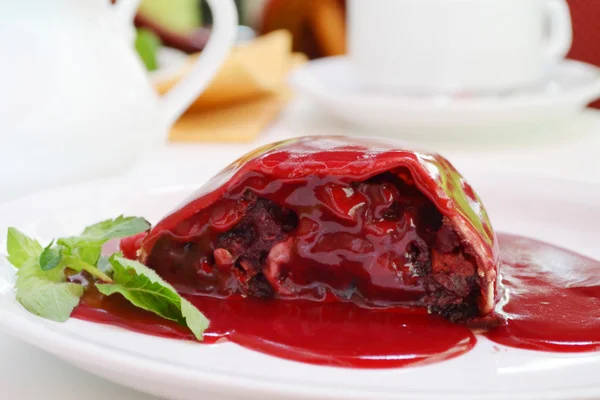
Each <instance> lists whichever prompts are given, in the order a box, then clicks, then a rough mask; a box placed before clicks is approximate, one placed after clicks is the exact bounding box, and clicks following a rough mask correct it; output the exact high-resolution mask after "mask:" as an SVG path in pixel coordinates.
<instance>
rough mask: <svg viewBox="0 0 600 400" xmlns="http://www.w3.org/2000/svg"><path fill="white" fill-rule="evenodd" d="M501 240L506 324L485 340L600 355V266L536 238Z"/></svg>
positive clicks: (500, 310)
mask: <svg viewBox="0 0 600 400" xmlns="http://www.w3.org/2000/svg"><path fill="white" fill-rule="evenodd" d="M498 239H499V242H500V249H501V255H502V265H501V266H500V273H501V279H500V285H501V286H500V295H502V296H503V298H504V300H501V301H500V302H499V303H498V306H497V313H498V314H499V315H500V316H502V317H503V318H504V319H505V321H506V322H505V325H504V326H501V327H498V328H496V329H494V330H492V331H490V332H488V333H486V334H485V336H487V337H488V338H489V339H490V340H493V341H494V342H496V343H500V344H503V345H506V346H510V347H518V348H522V349H530V350H543V351H553V352H580V351H594V350H600V262H598V261H595V260H592V259H590V258H587V257H584V256H581V255H579V254H576V253H573V252H571V251H569V250H566V249H562V248H559V247H556V246H552V245H550V244H547V243H542V242H538V241H536V240H532V239H527V238H523V237H518V236H512V235H499V236H498Z"/></svg>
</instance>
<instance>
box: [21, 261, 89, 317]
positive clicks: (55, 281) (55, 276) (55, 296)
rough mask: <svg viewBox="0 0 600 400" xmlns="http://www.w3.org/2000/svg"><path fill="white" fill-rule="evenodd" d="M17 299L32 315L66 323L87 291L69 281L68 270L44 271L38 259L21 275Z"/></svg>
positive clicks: (22, 269) (27, 263)
mask: <svg viewBox="0 0 600 400" xmlns="http://www.w3.org/2000/svg"><path fill="white" fill-rule="evenodd" d="M15 288H16V290H17V296H16V297H17V300H18V301H19V303H21V304H22V305H23V307H25V308H26V309H27V310H28V311H29V312H31V313H33V314H35V315H38V316H40V317H43V318H47V319H50V320H53V321H58V322H63V321H66V320H67V319H68V318H69V316H70V315H71V313H72V312H73V309H74V308H75V307H76V306H77V304H79V299H80V298H81V296H82V295H83V292H84V288H83V286H80V285H78V284H76V283H70V282H65V276H64V270H63V269H59V268H55V269H53V270H50V271H42V270H41V269H40V264H39V262H38V259H37V258H30V259H29V260H27V261H26V262H25V263H23V264H22V265H21V267H20V268H19V271H18V272H17V282H16V284H15Z"/></svg>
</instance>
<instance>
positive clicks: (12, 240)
mask: <svg viewBox="0 0 600 400" xmlns="http://www.w3.org/2000/svg"><path fill="white" fill-rule="evenodd" d="M6 251H7V252H8V257H7V259H8V261H9V262H10V263H11V264H12V265H14V266H15V268H20V267H21V266H22V265H23V264H24V263H25V262H26V261H27V260H29V259H37V258H38V257H39V256H40V254H41V253H42V246H41V245H40V243H39V242H38V241H37V240H35V239H32V238H30V237H29V236H27V235H25V234H24V233H23V232H21V231H19V230H18V229H17V228H12V227H11V228H8V233H7V235H6Z"/></svg>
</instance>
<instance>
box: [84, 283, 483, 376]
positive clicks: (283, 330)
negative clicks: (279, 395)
mask: <svg viewBox="0 0 600 400" xmlns="http://www.w3.org/2000/svg"><path fill="white" fill-rule="evenodd" d="M188 299H189V300H190V301H191V302H192V303H194V305H196V306H197V307H198V308H199V309H200V310H202V312H203V313H204V314H205V315H206V316H207V317H208V318H209V319H210V321H211V323H210V327H209V329H208V330H207V331H206V332H205V334H204V342H203V343H204V344H212V343H215V342H217V341H218V340H219V339H222V338H226V339H228V340H229V341H232V342H234V343H237V344H239V345H241V346H244V347H246V348H249V349H252V350H256V351H260V352H263V353H266V354H271V355H274V356H278V357H282V358H286V359H290V360H296V361H302V362H308V363H312V364H319V365H332V366H343V367H357V368H392V367H400V366H406V365H419V364H426V363H431V362H437V361H441V360H445V359H449V358H452V357H455V356H458V355H460V354H463V353H465V352H467V351H469V350H470V349H471V348H473V346H474V345H475V336H474V335H473V334H472V333H471V331H470V330H469V329H467V328H466V327H464V326H461V325H456V324H452V323H450V322H448V321H446V320H445V319H444V318H442V317H440V316H436V315H429V314H427V312H426V311H425V310H424V309H414V310H411V309H406V308H389V309H367V308H361V307H359V306H357V305H355V304H353V303H328V302H316V301H310V300H260V299H255V298H236V299H233V298H228V299H219V298H214V297H208V296H191V297H188ZM73 316H74V317H76V318H80V319H84V320H88V321H93V322H101V323H106V324H111V325H116V326H120V327H123V328H127V329H130V330H134V331H137V332H141V333H147V334H152V335H157V336H163V337H168V338H177V339H190V340H191V339H193V336H192V335H191V334H190V332H189V331H188V330H187V329H186V328H185V327H183V326H180V325H177V324H176V323H174V322H170V321H167V320H164V319H162V318H160V317H158V316H155V315H154V314H151V313H149V312H146V311H143V310H140V309H138V308H135V307H133V306H132V305H130V304H129V303H127V302H126V301H125V300H124V299H123V297H121V296H118V295H115V296H110V297H104V296H102V295H101V294H100V293H99V292H98V291H97V290H95V289H94V288H91V289H89V290H88V291H87V292H86V294H85V295H84V297H83V301H82V302H81V304H80V305H79V307H77V308H76V309H75V312H74V313H73Z"/></svg>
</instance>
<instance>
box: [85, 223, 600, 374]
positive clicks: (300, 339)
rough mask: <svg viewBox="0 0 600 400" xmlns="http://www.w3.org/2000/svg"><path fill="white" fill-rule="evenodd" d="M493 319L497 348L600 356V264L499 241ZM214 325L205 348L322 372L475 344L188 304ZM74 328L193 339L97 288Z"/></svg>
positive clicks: (270, 308)
mask: <svg viewBox="0 0 600 400" xmlns="http://www.w3.org/2000/svg"><path fill="white" fill-rule="evenodd" d="M499 240H500V244H501V255H502V267H501V278H500V279H501V281H500V291H499V292H500V295H501V297H502V300H501V301H500V302H499V303H498V307H497V313H498V314H499V315H500V316H501V317H502V318H503V319H504V324H503V325H502V326H499V327H497V328H494V329H492V330H490V331H488V332H486V333H485V336H487V337H488V338H489V339H491V340H492V341H494V342H497V343H499V344H503V345H506V346H510V347H517V348H523V349H532V350H544V351H553V352H579V351H593V350H599V349H600V262H598V261H594V260H591V259H589V258H586V257H583V256H581V255H578V254H575V253H572V252H570V251H568V250H565V249H561V248H558V247H555V246H553V245H549V244H546V243H542V242H538V241H535V240H532V239H527V238H523V237H518V236H512V235H506V234H501V235H499ZM188 298H189V300H190V301H192V302H193V303H194V304H195V305H196V306H197V307H198V308H199V309H200V310H201V311H202V312H203V313H205V315H206V316H207V317H208V318H209V319H210V320H211V325H210V327H209V329H208V330H207V331H206V332H205V336H204V342H203V343H205V344H212V343H215V342H217V341H218V340H219V339H222V338H226V339H227V340H229V341H232V342H235V343H237V344H239V345H241V346H244V347H246V348H249V349H253V350H256V351H260V352H263V353H266V354H271V355H274V356H278V357H282V358H286V359H290V360H296V361H302V362H308V363H313V364H319V365H332V366H344V367H356V368H392V367H401V366H407V365H422V364H427V363H432V362H438V361H441V360H446V359H449V358H452V357H456V356H458V355H460V354H463V353H466V352H467V351H469V350H470V349H471V348H473V346H474V345H475V343H476V339H475V336H474V335H473V334H472V332H471V331H470V330H469V329H468V328H466V327H465V326H463V325H457V324H452V323H450V322H448V321H446V320H445V319H443V318H441V317H439V316H436V315H430V314H427V312H426V311H425V310H424V309H423V308H414V309H410V308H404V307H395V308H371V309H369V308H364V307H360V306H358V305H356V304H353V303H344V302H316V301H308V300H281V299H272V300H260V299H253V298H240V297H237V298H233V297H230V298H228V299H220V298H215V297H209V296H201V295H198V296H189V297H188ZM73 316H74V317H76V318H80V319H84V320H89V321H94V322H101V323H106V324H111V325H116V326H121V327H124V328H127V329H130V330H134V331H137V332H142V333H147V334H152V335H157V336H163V337H169V338H178V339H189V340H191V339H193V337H192V336H191V334H190V333H189V331H188V330H187V329H186V328H185V327H183V326H180V325H177V324H175V323H173V322H170V321H166V320H164V319H162V318H159V317H157V316H155V315H153V314H151V313H149V312H146V311H143V310H140V309H138V308H135V307H133V306H131V305H130V304H129V303H127V302H126V301H125V300H124V299H123V298H122V297H121V296H118V295H115V296H111V297H104V296H102V295H101V294H100V293H98V292H97V291H96V290H95V289H94V288H93V287H92V288H90V289H88V290H87V291H86V294H85V295H84V297H83V301H82V302H81V304H80V305H79V307H77V308H76V310H75V312H74V313H73Z"/></svg>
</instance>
